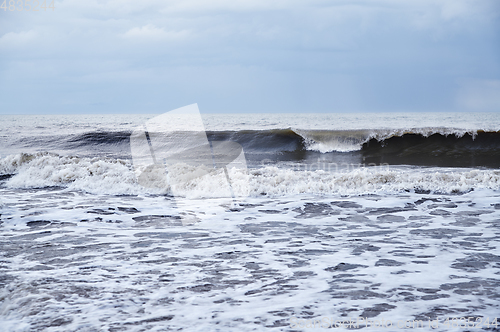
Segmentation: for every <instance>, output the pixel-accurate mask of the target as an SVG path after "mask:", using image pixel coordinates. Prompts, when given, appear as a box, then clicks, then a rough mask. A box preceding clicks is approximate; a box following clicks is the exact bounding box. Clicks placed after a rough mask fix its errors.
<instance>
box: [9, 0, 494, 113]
mask: <svg viewBox="0 0 500 332" xmlns="http://www.w3.org/2000/svg"><path fill="white" fill-rule="evenodd" d="M55 4H56V8H55V10H54V11H52V10H48V11H46V12H43V11H40V12H36V13H34V12H10V11H6V12H4V11H0V20H2V22H3V24H2V25H0V63H1V65H0V90H1V91H2V95H3V98H1V100H0V112H1V113H72V112H78V113H93V112H99V113H114V112H137V113H141V112H163V111H167V110H169V109H173V108H176V107H179V106H182V105H185V104H190V103H193V102H198V103H199V104H200V107H201V109H202V111H210V112H239V111H245V112H253V111H259V112H275V111H276V112H313V111H319V112H324V111H336V112H338V111H393V110H398V111H401V110H411V111H420V110H422V111H435V110H442V111H450V110H471V109H474V110H478V109H480V110H490V111H494V110H497V109H498V105H497V103H496V102H494V101H492V102H484V103H482V104H481V105H482V106H481V107H480V108H478V107H472V106H471V105H472V100H476V99H477V98H478V97H473V96H478V95H479V94H478V92H477V90H478V89H479V90H481V89H482V88H481V86H482V85H477V84H476V83H470V84H469V83H467V82H478V81H484V80H486V81H496V80H499V79H500V66H499V64H500V60H499V59H500V57H499V55H500V54H499V53H500V52H499V51H500V46H499V43H498V38H499V31H500V30H499V23H500V22H499V12H500V4H499V3H498V1H496V0H481V1H471V0H453V1H449V0H440V1H436V0H432V1H431V0H407V1H399V0H370V1H367V0H366V1H344V0H342V1H341V0H338V1H320V0H311V1H294V0H292V1H290V0H288V1H279V0H278V1H261V0H253V1H235V0H232V1H229V0H216V1H201V0H183V1H160V0H146V1H141V2H138V1H128V0H121V1H112V0H109V1H97V0H88V1H68V0H65V1H60V2H58V1H56V3H55ZM464 82H465V83H464ZM474 84H476V85H474ZM471 86H476V87H478V86H479V88H471ZM471 91H472V92H471ZM490 95H492V94H491V93H483V95H482V96H483V98H490V97H488V96H490ZM493 95H494V94H493ZM467 96H468V97H467ZM474 98H475V99H474ZM491 98H493V99H494V97H491ZM476 104H478V103H477V102H476Z"/></svg>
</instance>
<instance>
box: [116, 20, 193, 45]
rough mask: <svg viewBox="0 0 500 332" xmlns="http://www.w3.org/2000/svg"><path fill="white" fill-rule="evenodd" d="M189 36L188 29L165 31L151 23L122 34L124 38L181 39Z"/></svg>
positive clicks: (146, 39)
mask: <svg viewBox="0 0 500 332" xmlns="http://www.w3.org/2000/svg"><path fill="white" fill-rule="evenodd" d="M188 36H189V31H188V30H180V31H165V30H164V29H162V28H157V27H156V26H154V25H152V24H147V25H144V26H142V27H135V28H132V29H130V30H128V31H127V32H125V33H124V34H123V37H124V38H128V39H136V40H145V41H148V40H151V41H158V40H181V39H185V38H187V37H188Z"/></svg>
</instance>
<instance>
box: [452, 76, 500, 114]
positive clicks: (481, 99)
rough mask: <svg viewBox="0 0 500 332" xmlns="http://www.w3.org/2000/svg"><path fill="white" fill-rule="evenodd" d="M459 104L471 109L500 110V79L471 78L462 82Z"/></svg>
mask: <svg viewBox="0 0 500 332" xmlns="http://www.w3.org/2000/svg"><path fill="white" fill-rule="evenodd" d="M457 104H458V106H459V107H460V108H462V109H466V110H471V111H485V112H498V111H500V80H470V81H467V82H465V83H462V87H461V89H460V90H459V93H458V96H457Z"/></svg>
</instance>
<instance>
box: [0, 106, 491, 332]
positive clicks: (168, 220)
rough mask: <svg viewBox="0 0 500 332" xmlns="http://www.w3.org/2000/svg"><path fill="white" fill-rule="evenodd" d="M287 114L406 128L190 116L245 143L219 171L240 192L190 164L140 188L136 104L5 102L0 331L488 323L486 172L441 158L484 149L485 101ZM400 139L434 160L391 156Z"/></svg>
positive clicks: (469, 326)
mask: <svg viewBox="0 0 500 332" xmlns="http://www.w3.org/2000/svg"><path fill="white" fill-rule="evenodd" d="M301 116H302V124H303V128H301V129H302V130H308V131H309V132H308V133H309V134H310V133H311V132H312V131H314V130H321V131H322V132H321V134H320V135H319V136H320V137H325V135H326V134H325V131H328V133H330V136H328V135H326V136H327V137H330V138H331V137H332V135H331V132H338V131H339V130H343V129H342V128H341V127H343V128H344V129H345V130H347V131H351V133H353V132H357V133H359V132H360V131H363V132H366V131H367V130H371V131H372V132H374V131H377V132H379V133H380V132H381V131H382V130H395V129H398V128H400V129H404V132H405V133H403V131H401V132H402V134H401V135H393V136H390V137H387V138H384V139H382V140H378V138H377V137H375V136H373V137H370V138H369V139H368V141H366V142H364V143H362V144H361V146H360V147H359V149H358V150H353V151H344V152H342V151H324V152H321V151H317V150H314V148H313V147H312V146H313V145H311V144H314V143H311V142H312V141H311V139H312V140H314V142H316V143H318V141H320V143H321V142H324V141H321V140H320V138H318V137H317V136H314V135H313V137H311V136H310V137H309V138H308V139H309V141H308V139H306V138H303V139H297V138H295V137H294V138H293V140H290V139H289V136H290V135H292V134H291V133H290V132H288V130H293V132H294V133H295V134H293V135H299V136H300V135H305V134H304V133H303V132H302V134H297V133H298V132H299V131H300V130H299V129H298V126H297V123H294V121H296V122H299V120H300V119H299V120H297V119H296V117H289V118H286V117H283V116H282V117H280V118H278V117H273V116H272V115H271V116H268V115H263V114H261V115H252V116H248V117H244V118H243V117H240V118H239V120H238V117H237V116H236V115H234V116H229V117H228V116H220V117H218V116H215V115H212V116H204V121H205V122H206V123H205V125H206V127H207V129H208V130H209V132H208V137H209V139H210V138H211V137H212V138H213V139H215V138H217V139H218V140H221V137H222V138H223V137H228V136H231V137H230V138H228V139H231V140H235V141H237V142H239V143H240V144H241V145H242V146H243V148H244V150H245V153H246V154H247V159H248V160H249V165H250V168H249V170H248V172H247V173H245V174H240V173H238V171H234V170H233V173H229V174H230V176H231V178H232V179H234V182H233V186H235V187H236V186H237V184H238V179H241V181H243V180H245V181H248V183H249V187H250V193H249V196H248V197H247V198H240V199H237V200H236V201H233V200H231V199H223V198H211V197H210V193H211V192H213V191H214V190H215V189H216V188H218V186H220V184H219V182H217V181H212V182H210V181H208V180H206V179H203V178H200V179H197V180H196V181H195V182H194V183H190V184H189V185H187V184H186V187H185V188H178V191H177V193H183V190H185V195H184V196H183V195H181V196H179V197H173V196H172V195H171V193H170V191H169V188H168V187H165V188H157V189H154V190H153V189H151V188H149V189H148V188H144V187H141V186H140V185H139V184H138V183H137V179H136V178H135V175H134V170H133V166H132V164H131V161H130V147H129V146H128V144H129V142H128V136H129V135H130V133H131V131H132V129H133V128H134V127H135V126H137V125H140V123H142V122H143V121H145V120H146V119H147V118H148V117H146V116H142V117H141V116H136V117H133V116H131V115H127V116H102V117H100V118H95V117H85V116H74V117H70V116H67V117H65V118H64V117H63V118H60V117H57V116H46V117H20V116H19V117H16V116H10V117H3V118H2V120H3V121H2V126H4V127H5V128H6V131H4V132H5V135H3V136H2V138H1V139H2V142H3V143H2V145H1V149H0V150H1V152H0V154H1V156H2V159H1V160H0V204H1V205H0V214H1V216H0V235H1V237H0V254H1V255H2V257H1V258H0V267H1V268H0V323H1V324H0V326H1V327H0V329H1V330H5V331H170V330H183V331H236V330H237V331H262V330H271V331H309V330H311V331H315V330H317V331H322V330H328V329H336V330H351V329H361V330H378V331H399V330H402V329H407V330H416V329H418V330H421V331H428V330H434V331H450V330H452V331H453V330H457V331H459V330H462V331H468V330H470V331H476V330H484V331H498V330H500V329H499V326H498V323H497V321H498V318H497V317H498V316H499V313H500V302H499V294H500V282H499V279H500V278H499V274H500V250H499V243H500V241H499V233H500V228H499V227H500V199H499V197H500V190H499V189H500V172H499V171H498V166H495V164H494V159H490V160H492V161H491V162H492V163H491V164H487V163H486V162H482V164H480V165H479V166H478V165H477V164H476V165H471V164H470V163H469V162H467V163H466V162H463V163H458V164H456V163H455V162H456V161H459V160H460V158H459V157H456V158H455V157H454V156H459V155H460V154H464V153H465V152H464V151H468V150H467V149H472V150H474V151H485V150H484V149H490V150H488V151H495V149H496V144H498V140H497V139H496V136H495V135H496V130H499V129H500V126H499V125H498V123H499V122H498V119H499V117H498V116H495V115H491V114H490V115H476V117H473V116H472V115H462V117H463V119H460V116H457V117H455V118H454V120H453V121H454V122H453V121H452V120H450V119H451V117H450V116H448V115H441V117H439V116H438V115H433V119H432V121H431V120H429V121H428V122H429V123H424V122H422V127H421V128H420V129H419V128H418V127H417V126H415V123H413V122H412V121H413V120H412V116H411V115H404V116H403V115H401V118H399V120H398V119H393V120H392V122H388V121H387V119H386V118H385V116H382V115H369V116H371V117H372V119H371V121H369V119H368V120H365V122H358V126H355V125H353V124H352V123H351V122H349V121H347V120H346V119H348V120H349V119H350V120H352V119H353V118H354V115H342V116H338V117H337V120H336V121H333V120H332V121H331V122H332V123H334V122H335V124H329V123H328V121H327V120H328V119H334V116H333V115H324V116H323V117H322V116H321V115H309V116H306V115H301ZM377 116H378V117H377ZM395 117H396V118H397V116H395ZM414 117H415V119H417V118H418V116H417V115H415V116H414ZM471 117H472V119H471ZM339 119H340V120H339ZM376 119H379V122H376V121H375V120H376ZM278 121H280V122H278ZM341 121H344V124H342V123H339V122H341ZM415 121H416V120H415ZM460 121H462V125H461V123H460ZM495 121H497V122H495ZM431 122H432V123H431ZM370 123H371V127H373V128H368V124H370ZM465 123H466V124H467V126H466V125H464V124H465ZM431 125H433V126H434V127H436V128H441V129H439V130H440V132H439V133H438V132H437V131H436V130H434V131H432V132H431V133H428V134H425V133H424V132H423V130H424V129H422V128H424V127H425V128H430V127H431ZM384 126H385V127H384ZM37 127H39V128H37ZM325 127H327V128H325ZM407 127H412V128H414V130H412V132H411V134H410V135H420V136H419V137H418V139H417V140H416V143H415V141H413V140H412V139H411V138H408V137H409V136H405V135H408V133H406V129H407ZM54 128H60V131H57V130H54ZM286 128H293V129H286ZM450 128H453V129H450ZM8 130H11V131H10V132H9V131H8ZM446 130H448V131H451V130H453V133H450V134H448V136H447V135H446V134H445V131H446ZM460 130H461V131H462V132H461V133H460ZM266 131H267V133H268V132H269V131H272V132H274V134H276V133H278V134H279V135H277V136H276V135H275V136H273V137H272V139H270V138H269V136H266V135H268V134H266ZM283 132H284V133H285V134H284V136H285V138H283V137H281V138H280V135H281V134H282V133H283ZM256 133H257V134H256ZM262 133H264V134H265V135H264V134H262ZM280 133H281V134H280ZM313 133H314V134H315V135H316V134H318V132H313ZM260 134H262V135H264V136H265V137H267V138H266V139H261V138H259V139H257V138H255V136H256V135H257V136H258V135H260ZM274 134H273V135H274ZM211 135H213V136H211ZM433 135H441V136H442V137H443V138H432V137H433ZM484 135H486V136H488V135H489V136H491V137H492V138H491V137H490V138H489V139H486V138H484V139H482V138H481V136H484ZM282 136H283V135H282ZM351 136H352V137H354V136H355V135H354V134H351ZM238 137H240V139H239V140H238ZM241 137H244V139H243V138H241ZM249 137H253V140H252V139H249ZM276 137H277V138H276ZM301 137H303V136H301ZM434 137H436V136H434ZM460 138H465V140H466V141H465V142H460V141H459V140H460ZM473 138H474V139H473ZM280 139H281V140H280ZM392 139H396V140H399V139H402V140H403V142H402V143H401V142H396V143H395V144H393V143H391V140H392ZM456 140H458V141H457V142H455V141H456ZM384 141H385V142H386V143H384V144H382V143H380V142H384ZM290 142H292V143H290ZM351 142H354V141H352V139H351ZM358 143H359V142H358ZM358 143H356V144H358ZM377 144H380V145H381V146H380V147H378V146H377ZM419 144H423V145H420V147H419ZM438 144H442V146H441V147H440V146H439V145H438ZM453 144H456V145H457V147H456V148H450V146H451V145H453ZM382 145H384V146H382ZM391 145H392V146H394V145H396V147H397V148H394V149H392V150H391ZM280 146H281V148H280ZM387 148H389V149H390V150H386V151H387V152H385V151H384V152H383V153H382V152H380V151H372V150H376V149H379V150H380V149H382V150H383V149H387ZM287 149H288V150H290V151H291V152H292V155H290V154H289V155H287V154H286V151H288V150H287ZM401 149H403V152H398V151H400V150H401ZM412 149H416V151H419V149H420V151H423V150H426V149H427V150H426V151H431V150H429V149H434V150H432V151H434V152H432V153H429V155H433V156H434V157H435V158H436V159H435V160H437V161H438V162H440V161H443V164H442V166H441V167H440V166H439V165H440V164H439V163H437V164H436V163H434V161H432V160H431V162H427V163H424V165H422V164H419V163H417V162H411V154H410V157H408V158H407V159H403V161H401V160H402V158H404V157H405V156H407V155H408V154H409V152H408V151H410V152H411V150H412ZM394 150H396V152H394ZM284 151H285V152H284ZM366 151H370V153H372V154H374V155H375V156H376V157H377V158H382V157H384V156H385V157H384V158H385V159H381V160H376V161H373V160H372V161H370V162H368V161H367V160H366V159H365V162H364V163H363V159H362V156H361V159H359V158H358V157H359V155H355V154H356V153H358V154H359V153H366ZM435 151H442V152H443V158H441V159H440V157H439V154H438V155H436V153H435ZM398 153H399V154H398ZM419 153H421V152H417V153H416V155H417V156H418V155H419ZM453 153H454V154H453ZM391 154H392V155H391ZM388 155H391V158H393V159H391V160H389V161H387V156H388ZM478 155H479V153H478ZM381 156H382V157H381ZM469 156H470V155H469ZM365 157H366V156H365ZM394 158H399V159H398V160H399V161H398V160H396V159H394ZM389 159H390V158H389ZM420 159H424V158H420ZM420 159H417V161H418V160H420ZM477 159H478V158H476V160H477ZM479 159H480V158H479ZM353 160H354V161H356V162H351V161H353ZM358 160H361V162H358ZM449 160H452V161H454V163H455V164H450V162H449ZM485 160H486V159H485ZM370 163H371V164H370ZM453 166H458V167H453ZM192 186H195V187H196V186H198V187H199V188H201V189H200V190H199V191H196V190H193V187H192ZM155 190H156V191H155ZM495 319H497V320H495ZM389 322H390V324H389ZM381 324H382V325H381Z"/></svg>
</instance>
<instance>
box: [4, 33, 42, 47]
mask: <svg viewBox="0 0 500 332" xmlns="http://www.w3.org/2000/svg"><path fill="white" fill-rule="evenodd" d="M37 36H38V33H37V32H36V31H35V30H29V31H21V32H7V33H6V34H4V35H3V36H2V37H0V47H2V48H12V47H22V46H26V45H29V44H30V43H32V42H34V41H35V40H36V38H37Z"/></svg>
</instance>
